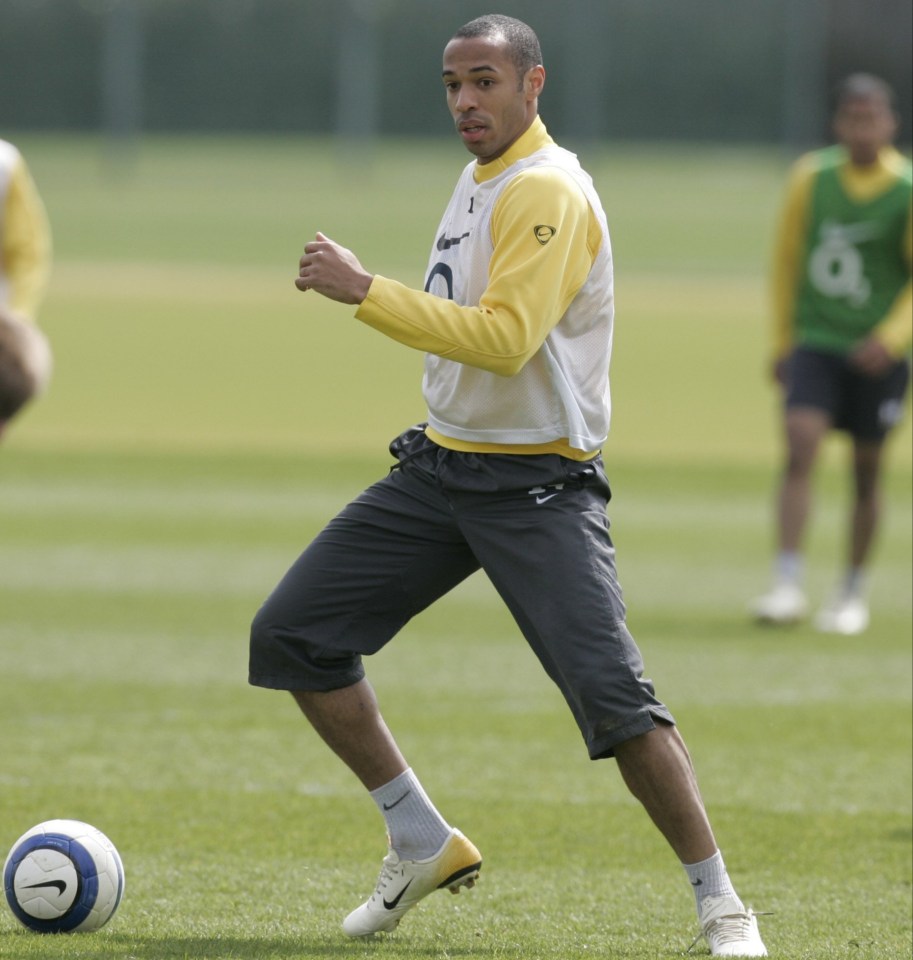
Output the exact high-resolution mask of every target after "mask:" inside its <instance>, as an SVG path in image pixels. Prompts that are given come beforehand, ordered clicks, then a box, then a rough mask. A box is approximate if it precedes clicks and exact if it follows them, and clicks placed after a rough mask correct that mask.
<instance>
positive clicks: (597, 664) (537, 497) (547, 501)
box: [249, 427, 674, 759]
mask: <svg viewBox="0 0 913 960" xmlns="http://www.w3.org/2000/svg"><path fill="white" fill-rule="evenodd" d="M391 452H393V453H394V455H395V456H396V457H397V458H398V459H399V461H400V462H399V464H398V466H396V467H395V468H394V469H393V470H391V472H390V473H389V475H388V476H386V477H385V478H384V479H382V480H380V481H378V482H377V483H375V484H374V485H373V486H371V487H369V488H368V489H367V490H366V491H365V492H364V493H362V494H361V495H360V496H359V497H357V498H356V499H355V500H354V501H353V502H352V503H350V504H349V505H348V506H347V507H346V508H345V509H344V510H343V511H342V512H341V513H340V514H339V515H338V516H337V517H335V518H334V519H333V520H331V521H330V523H329V524H328V525H327V527H326V528H325V529H324V530H323V532H322V533H320V534H319V535H318V536H317V538H316V539H315V540H314V541H313V542H312V543H311V545H310V546H309V547H308V548H307V549H306V550H305V551H304V553H303V554H302V555H301V556H300V557H299V558H298V560H297V561H296V562H295V563H294V564H293V566H292V567H291V569H290V570H289V571H288V573H287V574H286V575H285V577H284V578H283V580H282V581H281V582H280V583H279V585H278V586H277V587H276V589H275V590H274V591H273V593H272V594H271V595H270V596H269V597H268V598H267V600H266V602H265V603H264V604H263V606H262V607H261V609H260V610H259V611H258V613H257V615H256V617H255V618H254V622H253V626H252V629H251V643H250V676H249V679H250V682H251V683H252V684H255V685H257V686H263V687H270V688H273V689H280V690H333V689H338V688H340V687H345V686H349V685H351V684H353V683H356V682H358V681H359V680H360V679H361V678H362V677H363V676H364V669H363V666H362V660H361V658H362V656H363V655H367V654H372V653H376V652H377V651H378V650H380V649H381V648H382V647H383V646H384V645H385V644H386V643H387V642H388V641H389V640H390V639H391V638H392V637H393V636H394V635H395V634H396V633H397V632H398V631H399V630H400V629H401V628H402V627H403V626H404V625H405V624H406V623H407V622H408V621H409V620H410V619H411V618H412V617H414V616H415V615H416V614H417V613H419V612H420V611H422V610H423V609H425V608H426V607H427V606H428V605H429V604H431V603H433V602H434V601H435V600H437V599H438V598H439V597H441V596H443V595H444V594H445V593H447V592H448V591H449V590H451V589H452V588H453V587H455V586H456V585H457V584H458V583H460V582H461V581H462V580H464V579H465V578H466V577H468V576H469V575H470V574H471V573H473V572H475V571H476V570H478V569H479V568H482V569H484V570H485V572H486V573H487V575H488V577H489V578H490V580H491V581H492V583H493V584H494V586H495V588H496V590H497V591H498V593H499V594H500V596H501V597H502V599H503V600H504V602H505V603H506V604H507V606H508V608H509V609H510V611H511V613H512V614H513V617H514V619H515V620H516V622H517V624H518V626H519V627H520V630H521V631H522V632H523V635H524V636H525V637H526V640H527V641H528V643H529V645H530V647H531V648H532V649H533V651H534V652H535V654H536V656H537V657H538V658H539V660H540V662H541V663H542V665H543V667H544V668H545V670H546V672H547V673H548V675H549V676H550V677H551V678H552V680H554V682H555V683H556V684H557V685H558V687H559V688H560V690H561V692H562V693H563V694H564V697H565V699H566V701H567V703H568V705H569V707H570V709H571V711H572V713H573V715H574V718H575V720H576V721H577V724H578V726H579V728H580V731H581V733H582V735H583V737H584V740H585V741H586V745H587V749H588V751H589V753H590V756H591V757H592V758H593V759H596V758H599V757H607V756H611V755H612V753H613V751H614V747H615V746H616V745H617V744H619V743H622V742H624V741H625V740H629V739H631V738H632V737H635V736H638V735H639V734H643V733H646V732H648V731H649V730H651V729H653V728H654V726H655V725H656V724H655V721H656V720H659V721H662V722H665V723H674V720H673V718H672V716H671V714H670V713H669V711H668V710H667V708H666V707H665V706H664V705H663V704H662V703H661V702H660V701H659V700H658V699H657V698H656V696H655V693H654V688H653V684H652V682H651V681H650V680H648V679H647V678H645V677H644V676H643V660H642V658H641V654H640V651H639V650H638V648H637V645H636V644H635V642H634V639H633V637H632V636H631V634H630V633H629V632H628V629H627V626H626V624H625V607H624V603H623V601H622V595H621V589H620V587H619V585H618V580H617V577H616V573H615V551H614V548H613V546H612V541H611V539H610V537H609V529H608V528H609V523H608V519H607V517H606V504H607V502H608V499H609V486H608V482H607V481H606V477H605V473H604V471H603V467H602V463H601V460H600V459H596V460H591V461H587V462H584V463H578V462H576V461H573V460H568V459H565V458H564V457H560V456H557V455H543V456H517V455H500V454H473V453H459V452H456V451H453V450H446V449H444V448H442V447H439V446H437V445H436V444H434V443H433V442H432V441H431V440H429V439H428V438H427V437H426V436H425V433H424V430H423V429H422V428H421V427H419V428H413V429H411V430H409V431H406V433H404V434H403V435H402V436H401V437H398V438H397V439H396V440H394V441H393V444H391Z"/></svg>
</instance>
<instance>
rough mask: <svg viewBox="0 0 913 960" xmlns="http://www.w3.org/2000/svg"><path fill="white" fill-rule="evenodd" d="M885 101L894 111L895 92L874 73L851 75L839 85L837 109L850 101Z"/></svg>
mask: <svg viewBox="0 0 913 960" xmlns="http://www.w3.org/2000/svg"><path fill="white" fill-rule="evenodd" d="M872 99H876V100H883V101H884V103H885V105H886V106H887V107H888V108H889V109H891V110H893V109H894V91H893V90H892V89H891V86H890V84H888V83H886V82H885V81H884V80H882V79H881V77H876V76H875V75H874V74H873V73H851V74H850V75H849V76H848V77H845V78H844V79H843V80H841V81H840V83H839V84H838V85H837V96H836V101H837V109H838V110H839V109H840V108H841V107H843V106H844V105H845V104H847V103H848V102H849V101H850V100H872Z"/></svg>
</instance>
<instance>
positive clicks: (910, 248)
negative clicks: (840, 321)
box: [872, 205, 913, 360]
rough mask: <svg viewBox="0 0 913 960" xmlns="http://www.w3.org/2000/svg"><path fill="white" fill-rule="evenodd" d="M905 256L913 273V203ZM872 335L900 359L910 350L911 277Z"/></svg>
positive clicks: (912, 331) (912, 328)
mask: <svg viewBox="0 0 913 960" xmlns="http://www.w3.org/2000/svg"><path fill="white" fill-rule="evenodd" d="M904 258H905V260H906V263H907V273H908V274H913V205H911V207H910V212H909V214H908V216H907V229H906V233H905V235H904ZM872 336H874V337H875V338H876V339H877V340H879V341H880V342H881V343H882V344H884V346H885V348H886V349H887V350H888V352H889V353H890V354H891V355H892V356H894V357H897V359H898V360H899V359H900V358H901V357H903V356H904V355H905V354H906V353H907V352H908V351H909V349H910V344H911V343H913V281H911V280H910V278H909V277H908V278H907V282H906V284H904V287H903V289H902V290H901V291H900V293H899V294H897V297H896V299H895V300H894V303H893V304H892V305H891V309H890V311H889V312H888V315H887V316H886V317H885V318H884V320H882V321H881V323H879V324H878V326H877V327H875V329H874V330H873V331H872Z"/></svg>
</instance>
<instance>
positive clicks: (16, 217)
mask: <svg viewBox="0 0 913 960" xmlns="http://www.w3.org/2000/svg"><path fill="white" fill-rule="evenodd" d="M50 259H51V241H50V231H49V229H48V223H47V216H46V213H45V209H44V204H43V203H42V201H41V197H40V196H39V194H38V190H37V189H36V187H35V183H34V181H33V180H32V177H31V174H30V173H29V169H28V167H27V166H26V163H25V160H24V159H23V157H22V154H21V153H20V152H19V151H18V150H17V149H16V147H14V146H13V145H12V144H11V143H7V142H6V141H5V140H0V436H2V434H3V432H4V430H5V429H6V426H7V424H8V423H9V422H10V420H11V419H12V418H13V416H15V414H17V413H18V412H19V411H20V410H21V409H22V407H23V406H25V404H26V403H28V402H29V400H31V399H32V398H33V397H35V396H36V395H37V394H38V393H40V392H41V391H42V390H43V389H44V388H45V386H46V385H47V381H48V379H49V377H50V372H51V353H50V349H49V347H48V343H47V339H46V337H45V336H44V334H43V333H42V332H41V331H40V330H39V329H38V327H37V326H36V325H35V320H36V318H37V316H38V308H39V306H40V305H41V302H42V299H43V297H44V293H45V290H46V287H47V281H48V275H49V272H50Z"/></svg>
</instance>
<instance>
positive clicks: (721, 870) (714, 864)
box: [682, 850, 742, 916]
mask: <svg viewBox="0 0 913 960" xmlns="http://www.w3.org/2000/svg"><path fill="white" fill-rule="evenodd" d="M682 866H683V867H684V868H685V873H687V874H688V879H689V880H690V881H691V888H692V889H693V890H694V898H695V900H697V914H698V916H700V915H701V903H702V902H703V900H704V898H705V897H735V899H736V900H738V899H739V898H738V896H737V895H736V892H735V887H733V885H732V881H731V880H730V879H729V874H728V873H727V872H726V864H724V863H723V855H722V854H721V853H720V851H719V850H717V852H716V853H715V854H714V855H713V856H712V857H709V858H708V859H707V860H701V862H700V863H683V864H682ZM741 902H742V901H741V900H739V903H741Z"/></svg>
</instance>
